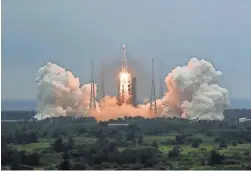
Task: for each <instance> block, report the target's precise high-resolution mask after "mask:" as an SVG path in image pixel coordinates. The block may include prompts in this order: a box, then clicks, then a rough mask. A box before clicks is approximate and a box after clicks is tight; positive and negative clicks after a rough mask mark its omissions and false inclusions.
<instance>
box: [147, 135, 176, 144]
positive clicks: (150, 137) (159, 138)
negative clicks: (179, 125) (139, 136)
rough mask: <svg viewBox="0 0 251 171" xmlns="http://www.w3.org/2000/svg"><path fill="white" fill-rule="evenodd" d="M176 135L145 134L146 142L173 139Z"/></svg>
mask: <svg viewBox="0 0 251 171" xmlns="http://www.w3.org/2000/svg"><path fill="white" fill-rule="evenodd" d="M173 139H175V135H163V136H161V135H158V136H144V142H146V143H149V142H153V141H163V140H173Z"/></svg>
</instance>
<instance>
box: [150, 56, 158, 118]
mask: <svg viewBox="0 0 251 171" xmlns="http://www.w3.org/2000/svg"><path fill="white" fill-rule="evenodd" d="M156 115H157V106H156V95H155V80H154V60H153V59H152V90H151V101H150V116H151V117H155V116H156Z"/></svg>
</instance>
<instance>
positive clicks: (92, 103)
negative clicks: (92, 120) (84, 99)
mask: <svg viewBox="0 0 251 171" xmlns="http://www.w3.org/2000/svg"><path fill="white" fill-rule="evenodd" d="M94 86H95V85H94V68H93V60H92V81H91V95H90V110H95V109H96V100H95V87H94Z"/></svg>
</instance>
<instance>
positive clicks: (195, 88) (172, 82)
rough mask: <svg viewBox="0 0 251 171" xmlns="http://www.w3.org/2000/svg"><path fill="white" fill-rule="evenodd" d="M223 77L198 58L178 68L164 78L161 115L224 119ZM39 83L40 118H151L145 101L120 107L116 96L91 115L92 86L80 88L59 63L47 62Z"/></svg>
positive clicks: (103, 100)
mask: <svg viewBox="0 0 251 171" xmlns="http://www.w3.org/2000/svg"><path fill="white" fill-rule="evenodd" d="M221 75H222V73H221V72H220V71H216V70H215V69H214V67H213V66H212V64H211V63H209V62H207V61H205V60H198V59H196V58H193V59H191V60H190V61H189V63H188V65H187V66H183V67H177V68H175V69H174V70H173V71H172V72H171V73H169V74H168V76H167V77H166V79H165V81H166V84H167V87H168V92H166V94H165V96H164V97H163V98H162V99H158V100H157V108H158V116H159V117H173V116H176V117H183V118H190V119H194V118H199V119H222V118H223V110H224V109H225V108H226V107H227V105H228V103H229V100H228V91H227V90H226V89H225V88H222V87H220V86H219V85H218V81H219V78H220V76H221ZM36 81H37V88H38V96H37V99H38V114H37V115H36V117H37V118H38V119H41V118H45V117H50V116H62V115H63V116H64V115H82V116H93V117H95V118H96V119H98V120H108V119H116V118H119V117H124V116H143V117H149V116H150V113H149V110H148V109H149V106H150V105H149V103H147V102H146V101H145V104H142V105H138V107H137V108H135V107H132V106H127V105H122V106H118V105H117V101H116V97H108V96H107V97H105V98H103V99H101V100H100V103H99V104H98V103H97V106H98V110H97V112H88V108H89V99H90V84H87V85H84V86H82V87H81V88H80V84H79V79H78V78H75V77H74V75H73V74H72V73H71V72H69V71H65V69H63V68H61V67H59V66H57V65H56V64H52V63H48V64H47V65H45V66H44V67H42V68H40V69H39V70H38V73H37V78H36ZM95 92H96V87H95ZM99 106H100V109H99Z"/></svg>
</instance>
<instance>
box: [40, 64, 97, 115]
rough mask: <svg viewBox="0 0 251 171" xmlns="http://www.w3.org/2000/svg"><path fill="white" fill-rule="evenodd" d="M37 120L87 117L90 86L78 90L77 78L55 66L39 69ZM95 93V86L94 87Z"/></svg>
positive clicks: (50, 65)
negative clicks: (74, 116) (53, 117)
mask: <svg viewBox="0 0 251 171" xmlns="http://www.w3.org/2000/svg"><path fill="white" fill-rule="evenodd" d="M36 83H37V90H38V94H37V100H38V108H37V112H38V114H37V115H36V116H35V117H36V118H37V119H44V118H46V117H52V116H66V115H82V116H87V115H88V112H87V110H88V108H89V99H90V89H91V88H90V87H91V85H90V84H86V85H84V86H82V87H81V88H80V83H79V78H75V77H74V75H73V74H72V73H71V72H69V71H66V70H65V69H64V68H61V67H59V66H58V65H56V64H52V63H50V62H49V63H47V64H46V65H45V66H44V67H41V68H39V70H38V73H37V76H36ZM95 91H96V85H95Z"/></svg>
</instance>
